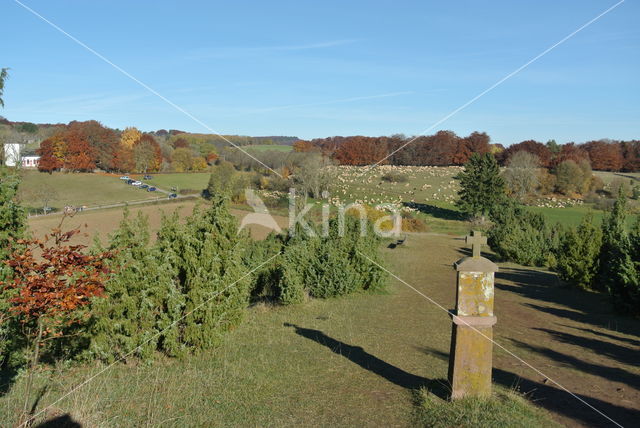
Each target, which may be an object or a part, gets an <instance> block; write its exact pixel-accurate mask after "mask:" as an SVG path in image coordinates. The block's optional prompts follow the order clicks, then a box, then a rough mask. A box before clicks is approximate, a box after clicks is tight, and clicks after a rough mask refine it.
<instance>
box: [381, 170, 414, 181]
mask: <svg viewBox="0 0 640 428" xmlns="http://www.w3.org/2000/svg"><path fill="white" fill-rule="evenodd" d="M380 178H381V180H382V181H386V182H388V183H407V182H408V181H409V178H408V177H407V176H406V175H404V174H401V173H399V172H397V171H389V172H387V173H386V174H384V175H383V176H382V177H380Z"/></svg>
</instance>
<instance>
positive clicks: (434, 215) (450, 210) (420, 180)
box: [331, 166, 640, 235]
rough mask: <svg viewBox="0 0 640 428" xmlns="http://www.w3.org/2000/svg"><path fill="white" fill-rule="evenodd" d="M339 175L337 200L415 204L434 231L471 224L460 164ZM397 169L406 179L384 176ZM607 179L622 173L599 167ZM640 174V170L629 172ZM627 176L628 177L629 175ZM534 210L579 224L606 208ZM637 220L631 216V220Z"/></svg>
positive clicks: (461, 229)
mask: <svg viewBox="0 0 640 428" xmlns="http://www.w3.org/2000/svg"><path fill="white" fill-rule="evenodd" d="M337 170H338V177H337V179H336V181H335V184H334V186H333V187H332V189H331V195H332V198H333V199H334V200H336V201H337V202H340V203H350V202H354V201H358V202H361V203H366V204H369V205H376V204H381V203H395V204H408V203H410V204H414V206H415V207H416V210H417V211H416V212H417V213H418V214H417V215H418V217H420V218H422V219H423V220H425V222H426V223H427V225H428V226H429V229H430V230H431V231H433V232H439V233H447V234H454V235H456V234H457V235H459V234H464V233H466V232H468V230H469V228H470V225H469V223H468V222H466V221H463V218H462V215H461V213H460V211H459V210H458V208H457V207H456V205H455V201H456V199H457V192H458V190H459V183H458V180H457V179H456V178H455V177H456V175H457V174H458V173H459V172H460V171H461V169H460V168H458V167H395V166H382V167H378V168H371V169H370V168H366V167H344V166H343V167H339V168H338V169H337ZM389 172H394V173H396V174H400V175H402V176H404V177H406V179H407V180H406V182H387V181H384V180H383V179H382V177H383V176H384V175H385V174H387V173H389ZM595 174H596V175H598V176H599V177H601V178H602V179H603V181H604V182H605V183H610V182H611V181H612V180H613V179H615V178H617V177H620V175H619V174H617V173H610V172H600V171H596V172H595ZM624 174H625V175H629V177H640V173H631V174H626V173H624ZM629 177H626V178H629ZM528 209H530V210H531V211H533V212H539V213H542V214H543V215H544V216H545V217H546V218H547V219H548V220H549V221H550V222H551V223H560V224H562V225H565V226H577V225H578V224H579V223H580V221H581V220H582V218H583V217H584V216H585V215H586V214H587V213H589V212H592V213H593V216H594V220H595V222H596V223H597V224H599V223H600V222H601V221H602V218H603V216H604V214H605V213H604V211H602V210H597V209H595V208H594V207H593V206H592V205H576V206H572V207H565V208H550V207H533V206H532V207H528ZM633 221H635V216H629V219H628V224H629V225H631V224H632V223H633Z"/></svg>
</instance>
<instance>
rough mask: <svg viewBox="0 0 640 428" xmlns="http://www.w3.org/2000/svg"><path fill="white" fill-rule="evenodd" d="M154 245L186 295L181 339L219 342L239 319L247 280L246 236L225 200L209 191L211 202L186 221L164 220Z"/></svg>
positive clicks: (201, 344) (207, 344)
mask: <svg viewBox="0 0 640 428" xmlns="http://www.w3.org/2000/svg"><path fill="white" fill-rule="evenodd" d="M157 246H158V249H159V251H160V252H161V253H163V254H165V255H166V257H167V260H168V263H169V265H170V266H171V269H172V274H173V277H174V278H175V281H177V282H179V284H180V287H181V289H182V293H183V294H184V296H185V307H184V315H185V318H184V320H183V321H181V326H180V331H181V338H180V340H181V342H182V343H183V344H184V345H185V346H187V347H189V348H192V349H205V348H211V347H213V346H216V345H218V344H219V343H220V341H221V339H222V336H223V334H224V333H225V332H226V331H227V330H229V329H231V328H233V327H234V326H236V325H237V324H238V323H239V322H240V320H241V318H242V315H243V314H244V311H245V309H246V307H247V304H248V300H249V291H250V283H251V278H250V276H248V275H247V274H248V273H249V270H250V269H249V268H248V267H247V266H246V264H245V258H244V256H245V252H246V250H247V246H248V238H247V235H246V234H245V233H244V232H243V233H238V222H237V221H236V219H235V218H234V217H233V216H232V215H231V213H230V212H229V210H228V206H227V200H226V199H225V198H224V197H222V196H219V195H213V197H212V200H211V204H210V205H209V207H207V208H206V209H200V208H196V209H194V212H193V214H192V215H191V216H190V217H188V218H187V219H186V223H185V224H178V222H177V217H175V216H173V218H170V219H168V220H165V222H164V225H163V227H162V228H161V230H160V232H159V233H158V241H157Z"/></svg>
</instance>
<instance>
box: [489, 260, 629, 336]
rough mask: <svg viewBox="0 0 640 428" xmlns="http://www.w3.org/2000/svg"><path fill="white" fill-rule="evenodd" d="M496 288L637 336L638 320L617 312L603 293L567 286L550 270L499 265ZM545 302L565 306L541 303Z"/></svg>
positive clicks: (537, 306) (538, 306)
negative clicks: (500, 266)
mask: <svg viewBox="0 0 640 428" xmlns="http://www.w3.org/2000/svg"><path fill="white" fill-rule="evenodd" d="M506 281H508V282H511V283H513V284H508V283H506ZM496 288H498V289H500V290H504V291H510V292H512V293H516V294H520V295H521V296H523V297H527V298H529V299H533V300H535V301H536V302H537V303H525V305H526V306H529V307H531V308H533V309H536V310H539V311H541V312H545V313H548V314H551V315H555V316H557V317H559V318H565V319H569V320H572V321H576V322H581V323H585V324H589V325H592V326H596V327H600V328H606V329H608V330H611V331H615V332H621V333H625V334H628V335H632V336H636V337H640V335H639V332H640V321H638V320H636V319H633V318H630V317H623V316H620V315H617V314H616V313H615V312H614V311H613V307H612V305H611V302H610V300H609V298H608V297H607V296H606V295H604V294H600V293H595V292H587V291H582V290H578V289H575V288H569V287H567V286H566V285H565V284H564V283H563V282H562V281H560V279H559V278H558V277H557V275H555V274H554V273H551V272H547V271H543V270H534V269H524V268H501V270H500V271H499V272H496ZM545 302H546V303H551V304H554V305H562V306H564V307H565V308H558V307H555V306H548V305H544V303H545ZM627 340H628V339H627Z"/></svg>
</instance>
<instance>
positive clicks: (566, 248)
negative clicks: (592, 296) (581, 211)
mask: <svg viewBox="0 0 640 428" xmlns="http://www.w3.org/2000/svg"><path fill="white" fill-rule="evenodd" d="M601 246H602V232H601V230H600V229H599V228H598V227H596V226H595V225H594V224H593V216H592V215H591V214H589V215H587V216H585V218H584V219H582V222H581V223H580V225H579V226H578V228H577V229H573V228H571V229H569V230H568V231H566V232H565V233H564V234H563V236H562V239H561V241H560V245H559V248H558V251H557V255H556V257H557V265H556V271H557V272H558V274H559V275H560V278H562V279H563V280H565V281H567V282H568V283H570V284H572V285H575V286H577V287H580V288H584V289H591V288H593V281H594V279H595V277H596V275H597V273H598V259H599V256H600V249H601Z"/></svg>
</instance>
